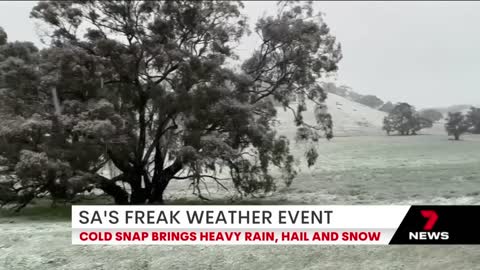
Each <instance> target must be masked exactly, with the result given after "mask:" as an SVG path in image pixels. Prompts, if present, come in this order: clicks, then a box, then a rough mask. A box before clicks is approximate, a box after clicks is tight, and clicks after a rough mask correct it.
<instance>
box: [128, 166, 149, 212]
mask: <svg viewBox="0 0 480 270" xmlns="http://www.w3.org/2000/svg"><path fill="white" fill-rule="evenodd" d="M142 176H143V173H138V172H135V173H134V174H132V175H131V176H130V178H129V179H130V182H129V183H130V187H131V188H132V190H131V195H130V204H144V203H145V202H146V201H147V199H148V195H147V194H148V191H147V189H146V185H145V187H142V181H143V179H142Z"/></svg>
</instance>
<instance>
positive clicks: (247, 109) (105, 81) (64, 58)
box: [0, 1, 342, 203]
mask: <svg viewBox="0 0 480 270" xmlns="http://www.w3.org/2000/svg"><path fill="white" fill-rule="evenodd" d="M241 8H242V4H241V3H238V2H228V1H202V2H199V1H198V2H197V1H165V2H159V1H71V2H58V1H42V2H39V3H38V4H37V6H36V7H35V8H34V9H33V10H32V13H31V15H32V17H33V18H36V19H38V20H40V21H42V22H43V23H45V24H46V26H47V27H49V29H50V30H51V32H50V34H51V35H50V37H51V46H50V47H49V48H47V49H44V50H42V51H38V50H36V49H34V48H32V47H31V46H30V45H29V44H27V43H15V44H14V43H6V44H5V45H3V46H2V49H1V50H0V55H1V54H2V52H3V55H4V56H3V57H1V58H0V59H1V60H0V70H1V71H2V73H1V76H2V77H0V84H1V86H2V87H0V88H3V89H5V90H2V97H1V99H0V100H1V101H2V102H4V103H3V104H4V105H5V106H4V107H3V106H2V110H4V112H3V115H4V116H5V118H6V119H8V121H6V122H7V123H10V124H9V125H7V128H3V129H2V130H0V139H2V140H5V141H6V142H8V144H7V145H8V147H5V149H1V150H0V154H2V155H5V156H6V157H7V158H8V160H9V161H11V162H10V163H11V168H12V169H11V171H15V168H17V170H16V171H17V173H20V174H22V172H21V170H29V168H31V170H30V171H31V172H32V173H33V174H34V175H35V176H36V178H35V179H34V177H33V176H34V175H21V177H19V178H21V179H20V180H19V181H24V180H22V179H23V178H28V181H30V182H34V183H37V184H38V183H41V185H39V186H38V187H36V191H35V192H36V195H38V194H40V192H43V191H47V192H49V193H51V194H57V195H56V196H58V197H68V198H69V197H71V196H70V195H71V194H74V193H75V192H77V193H78V192H82V191H83V190H86V189H87V187H89V186H90V185H95V186H96V187H98V188H101V189H103V190H104V191H105V192H106V193H107V194H109V195H111V196H113V197H114V198H115V201H116V202H117V203H161V202H162V200H163V197H162V196H163V192H164V190H165V188H166V187H167V186H168V184H169V182H170V181H171V180H172V179H176V178H179V177H180V176H179V175H182V176H181V177H182V178H189V179H191V181H192V184H193V185H192V186H193V187H194V191H195V192H197V194H199V195H200V196H201V194H200V188H199V187H200V185H201V183H202V182H203V181H205V180H207V179H210V180H215V181H217V182H218V180H219V178H218V173H219V172H220V171H228V173H229V175H230V177H231V179H232V180H233V182H234V184H235V187H236V188H237V190H238V192H240V193H242V194H243V195H249V194H255V193H257V192H268V191H272V190H274V189H275V179H276V177H274V176H273V175H272V174H271V171H272V170H271V169H272V167H278V168H280V171H281V172H282V176H281V177H280V178H281V179H283V180H284V181H285V182H286V183H287V185H289V184H290V183H291V182H292V180H293V179H294V177H295V176H296V170H295V168H294V159H293V156H292V155H291V154H290V150H289V142H288V140H287V139H286V138H284V137H279V136H277V134H276V133H275V131H274V128H273V123H274V122H275V116H276V107H275V106H274V104H275V103H277V104H281V105H282V106H283V107H284V108H291V101H292V100H293V99H295V98H296V99H297V100H298V101H299V102H300V106H299V107H298V110H295V109H293V110H292V112H293V116H294V118H295V120H296V122H297V125H298V127H299V129H302V130H305V134H307V136H303V137H301V139H303V140H307V141H316V140H318V138H319V137H320V136H323V135H324V136H325V137H327V138H328V139H330V138H331V137H332V136H333V135H332V119H331V116H330V115H329V114H328V112H327V110H326V107H325V104H324V101H325V99H326V93H325V92H324V90H323V88H322V87H321V86H320V85H319V84H318V81H319V79H321V78H322V77H324V76H327V75H328V74H329V73H331V72H335V71H336V70H337V63H338V61H340V59H341V57H342V56H341V50H340V46H339V44H338V43H337V42H336V40H335V38H334V37H333V36H332V35H331V34H330V31H329V28H328V27H327V25H326V24H325V23H324V21H323V19H322V16H321V15H320V14H314V13H313V9H312V5H311V3H294V2H281V3H280V6H279V12H278V14H276V15H275V16H269V17H265V18H261V19H260V20H259V21H258V22H257V24H256V26H255V32H257V34H258V35H259V36H260V37H261V39H262V45H261V46H260V47H259V48H258V49H257V50H255V52H254V53H253V55H252V56H251V57H250V58H249V59H247V60H246V61H245V62H244V63H243V64H242V65H241V68H240V69H234V68H232V69H231V68H228V67H227V65H226V63H227V61H229V60H235V59H236V58H237V57H236V55H235V51H234V48H235V45H236V43H237V42H238V41H239V40H240V38H241V37H242V36H243V35H244V33H246V32H249V29H248V27H247V24H246V23H245V21H246V18H245V16H243V15H242V14H241ZM10 47H12V48H17V49H15V50H13V49H8V48H10ZM20 78H21V80H20ZM18 81H21V82H22V83H21V84H18ZM14 82H17V83H14ZM23 82H24V83H23ZM307 98H308V99H310V100H311V101H313V103H314V104H315V119H316V123H305V122H304V121H303V118H302V116H301V114H302V113H303V112H305V111H306V107H305V99H307ZM20 123H22V124H21V125H19V124H20ZM23 123H28V124H27V125H26V126H25V124H23ZM1 134H3V135H1ZM10 146H11V147H10ZM26 151H28V152H26ZM308 155H309V157H310V158H309V159H308V163H309V166H311V165H313V163H314V161H315V160H316V157H317V156H316V155H315V154H314V152H310V154H308ZM106 162H111V163H112V164H114V165H115V167H116V169H117V170H118V174H117V175H116V176H115V177H112V178H111V179H108V178H105V177H103V176H100V175H99V174H98V170H99V169H101V168H102V167H103V166H104V165H105V164H106ZM40 163H41V164H43V165H42V166H39V164H40ZM40 167H41V168H40ZM118 182H123V185H118ZM79 183H80V184H79ZM126 186H128V187H129V189H127V188H124V187H126ZM77 187H78V188H77Z"/></svg>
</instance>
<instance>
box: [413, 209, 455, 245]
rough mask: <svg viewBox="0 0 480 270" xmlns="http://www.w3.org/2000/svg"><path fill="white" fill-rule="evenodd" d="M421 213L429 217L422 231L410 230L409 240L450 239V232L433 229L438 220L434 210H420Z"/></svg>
mask: <svg viewBox="0 0 480 270" xmlns="http://www.w3.org/2000/svg"><path fill="white" fill-rule="evenodd" d="M420 214H421V215H422V216H423V217H424V218H426V219H427V221H426V223H425V225H424V226H423V231H422V232H409V234H408V239H409V240H448V239H449V237H450V236H449V235H448V232H441V231H432V230H433V228H434V227H435V224H436V223H437V220H438V214H437V212H435V211H434V210H420Z"/></svg>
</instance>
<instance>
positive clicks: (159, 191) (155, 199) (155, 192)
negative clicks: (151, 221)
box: [148, 175, 170, 204]
mask: <svg viewBox="0 0 480 270" xmlns="http://www.w3.org/2000/svg"><path fill="white" fill-rule="evenodd" d="M169 183H170V179H169V178H168V177H167V176H166V175H161V176H160V177H159V179H155V178H154V180H153V187H152V193H151V195H150V198H149V200H148V203H149V204H163V203H164V201H163V193H164V192H165V190H166V189H167V186H168V184H169Z"/></svg>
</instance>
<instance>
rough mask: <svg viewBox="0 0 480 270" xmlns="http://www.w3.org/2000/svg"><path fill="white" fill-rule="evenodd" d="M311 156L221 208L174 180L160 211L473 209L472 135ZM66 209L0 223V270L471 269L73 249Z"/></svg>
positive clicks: (461, 250)
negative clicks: (261, 194)
mask: <svg viewBox="0 0 480 270" xmlns="http://www.w3.org/2000/svg"><path fill="white" fill-rule="evenodd" d="M294 149H295V151H297V153H296V154H297V155H301V153H302V152H301V150H302V149H301V147H299V146H295V147H294ZM319 150H320V154H321V156H320V158H319V160H318V162H317V164H316V166H315V167H314V168H311V169H307V168H306V167H302V171H301V172H300V174H299V176H298V178H297V179H296V180H295V181H294V183H293V184H292V186H290V187H289V188H285V187H282V186H279V192H276V193H274V194H271V195H269V196H267V197H265V198H256V199H250V200H245V201H229V200H226V199H225V197H224V195H226V194H227V195H228V193H226V192H221V191H218V192H215V190H216V188H215V186H214V185H213V184H212V185H211V186H210V190H211V191H212V194H211V195H212V198H213V199H212V200H211V201H207V202H205V201H200V200H198V199H194V197H193V196H192V195H191V190H190V189H188V183H187V181H178V182H174V183H173V184H172V185H171V186H170V187H169V190H168V194H167V196H168V204H184V205H185V204H232V203H233V204H412V203H416V204H417V203H418V204H420V203H424V204H431V203H432V204H480V166H479V163H478V162H479V160H480V136H464V137H463V140H462V141H459V142H454V141H449V140H448V139H447V137H446V136H439V135H425V136H408V137H401V136H391V137H387V136H378V137H342V138H335V139H334V140H332V141H331V142H321V143H320V145H319ZM104 202H108V201H104ZM83 203H98V201H82V204H83ZM69 211H70V210H69V207H68V206H67V207H64V206H59V207H58V208H56V209H51V208H50V207H49V205H48V203H46V202H42V201H40V202H37V204H36V205H34V206H31V207H28V208H26V209H24V210H23V211H22V212H21V213H20V216H18V214H13V215H12V214H11V215H10V216H8V217H6V218H3V219H0V220H4V221H13V222H14V223H15V224H14V225H12V224H10V223H7V224H5V223H4V224H0V270H3V269H8V270H15V269H22V270H24V269H68V270H75V269H78V270H80V269H116V270H121V269H144V270H146V269H222V270H223V269H422V270H426V269H480V257H479V256H478V254H480V247H478V246H395V247H394V246H371V247H370V246H369V247H365V246H208V247H207V246H130V247H123V246H72V245H71V242H70V241H71V240H70V223H69V219H70V218H69V217H70V212H69ZM2 214H5V212H3V211H2V212H0V215H2ZM31 221H36V222H31Z"/></svg>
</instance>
